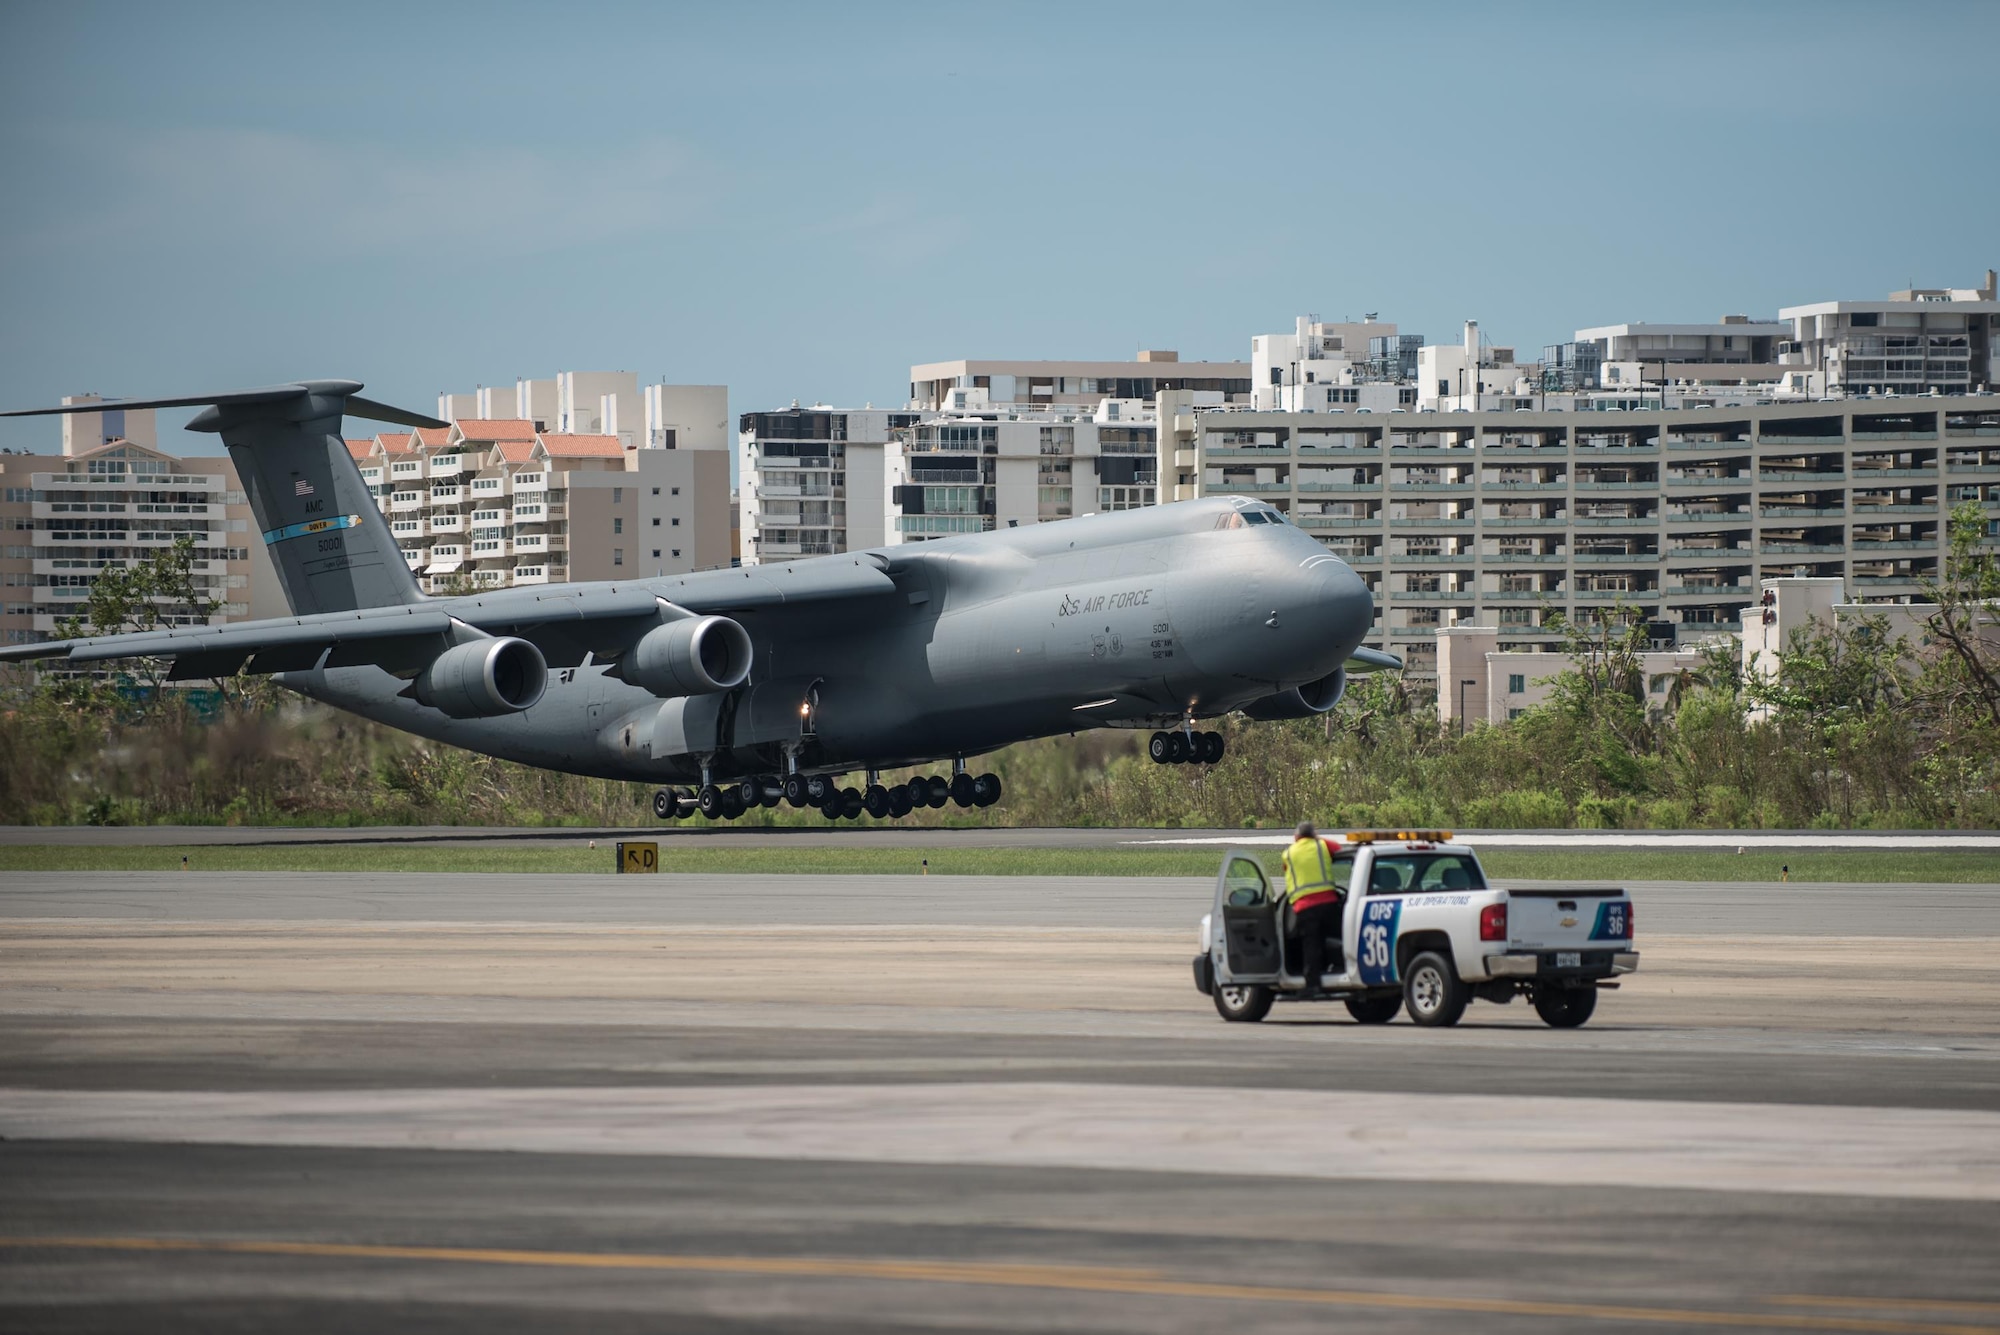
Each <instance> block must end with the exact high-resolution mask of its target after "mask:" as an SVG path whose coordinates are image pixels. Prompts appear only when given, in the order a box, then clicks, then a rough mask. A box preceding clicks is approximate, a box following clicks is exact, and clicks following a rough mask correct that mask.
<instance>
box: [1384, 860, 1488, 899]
mask: <svg viewBox="0 0 2000 1335" xmlns="http://www.w3.org/2000/svg"><path fill="white" fill-rule="evenodd" d="M1485 888H1486V878H1485V877H1484V876H1482V875H1480V873H1479V864H1478V862H1476V861H1474V860H1473V858H1472V856H1471V855H1470V854H1466V853H1386V854H1383V855H1381V856H1378V857H1377V858H1376V859H1375V866H1374V869H1373V870H1371V871H1370V872H1369V873H1368V893H1369V894H1371V895H1399V894H1403V893H1404V892H1406V891H1417V892H1429V891H1433V890H1484V889H1485Z"/></svg>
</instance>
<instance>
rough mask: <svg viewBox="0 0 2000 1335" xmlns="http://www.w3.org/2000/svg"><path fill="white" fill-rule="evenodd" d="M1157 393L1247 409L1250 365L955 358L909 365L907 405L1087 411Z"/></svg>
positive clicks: (1152, 355)
mask: <svg viewBox="0 0 2000 1335" xmlns="http://www.w3.org/2000/svg"><path fill="white" fill-rule="evenodd" d="M1161 390H1181V391H1186V392H1188V393H1192V394H1194V395H1196V396H1197V398H1198V401H1200V402H1204V403H1209V402H1212V403H1217V404H1221V403H1243V404H1247V403H1248V402H1249V401H1250V367H1249V365H1248V364H1247V363H1244V362H1184V361H1182V360H1181V359H1180V354H1179V353H1177V352H1168V351H1149V352H1142V353H1140V354H1139V358H1138V360H1137V361H1130V362H1018V361H963V360H962V361H953V362H928V363H925V364H924V365H921V366H912V367H911V368H910V407H911V408H913V409H915V410H916V411H918V412H946V411H951V412H964V411H967V410H968V409H973V408H974V407H975V405H979V404H985V405H989V406H993V407H996V408H998V407H1002V406H1005V407H1008V408H1011V409H1013V410H1015V411H1033V410H1036V409H1043V408H1053V407H1056V406H1058V405H1068V406H1070V407H1094V406H1095V405H1096V404H1097V403H1098V402H1099V401H1100V400H1102V399H1147V400H1151V399H1152V397H1153V396H1154V395H1155V394H1157V393H1159V392H1160V391H1161ZM1210 396H1214V397H1212V398H1211V397H1210Z"/></svg>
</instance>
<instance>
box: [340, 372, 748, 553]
mask: <svg viewBox="0 0 2000 1335" xmlns="http://www.w3.org/2000/svg"><path fill="white" fill-rule="evenodd" d="M438 415H439V416H440V417H443V418H445V419H447V420H448V421H450V423H451V426H450V427H448V428H430V429H424V430H418V431H415V432H408V433H404V432H384V433H382V434H380V435H378V436H374V437H370V438H368V439H366V440H360V441H349V442H348V448H349V449H350V450H351V451H352V452H353V453H354V456H355V460H356V462H357V463H358V464H359V465H360V467H361V471H362V476H363V477H364V478H365V479H366V480H367V482H368V485H369V487H370V488H371V490H373V491H374V492H375V495H376V501H377V503H378V504H379V505H380V506H381V507H382V511H383V513H384V514H385V515H386V516H388V519H389V527H390V531H391V532H393V533H394V534H395V536H396V541H397V543H398V545H399V546H401V547H402V549H403V558H404V560H406V561H408V562H409V563H410V568H411V569H412V570H414V571H416V572H417V575H418V579H419V581H420V582H421V583H422V584H423V586H424V588H425V589H426V590H428V591H431V592H438V591H441V590H445V589H451V588H457V587H461V586H462V585H465V584H470V585H474V586H481V587H485V586H494V585H508V584H549V583H562V582H574V581H579V580H592V579H615V578H619V577H622V576H627V575H634V574H645V575H656V574H682V573H685V572H687V571H690V570H703V569H709V568H713V567H716V566H726V565H728V564H730V562H731V560H732V559H733V531H732V529H733V520H732V513H731V512H732V502H731V497H730V485H729V391H728V389H727V388H726V387H725V386H722V385H669V384H665V383H659V384H648V385H641V384H640V383H639V378H638V376H637V375H635V374H633V373H632V372H630V371H562V372H558V373H557V374H556V375H555V376H554V377H553V378H551V379H547V380H517V381H516V382H514V384H513V385H512V386H511V387H508V386H482V387H480V388H479V389H476V390H474V391H472V392H471V393H466V394H441V395H439V396H438Z"/></svg>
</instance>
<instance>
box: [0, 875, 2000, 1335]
mask: <svg viewBox="0 0 2000 1335" xmlns="http://www.w3.org/2000/svg"><path fill="white" fill-rule="evenodd" d="M1635 894H1636V896H1637V903H1638V922H1639V925H1640V926H1639V930H1640V941H1639V946H1640V949H1641V951H1642V956H1643V959H1644V964H1643V966H1642V969H1641V971H1640V973H1638V974H1637V975H1634V976H1633V977H1632V978H1631V979H1628V980H1627V981H1626V985H1625V987H1624V988H1623V989H1621V990H1620V991H1619V992H1617V993H1614V994H1610V995H1607V996H1606V997H1605V998H1604V1000H1603V1004H1602V1005H1601V1007H1600V1009H1599V1012H1598V1015H1597V1017H1596V1018H1595V1019H1594V1020H1593V1021H1592V1023H1591V1024H1590V1025H1589V1026H1587V1027H1586V1028H1584V1029H1581V1030H1577V1031H1555V1030H1550V1029H1547V1028H1545V1027H1543V1026H1541V1025H1540V1024H1539V1023H1538V1022H1536V1020H1535V1018H1534V1016H1533V1014H1532V1012H1531V1011H1528V1010H1526V1008H1525V1007H1524V1006H1523V1005H1522V1004H1520V1003H1518V1002H1517V1003H1515V1004H1513V1005H1509V1006H1504V1007H1501V1006H1492V1005H1488V1004H1484V1003H1480V1004H1476V1005H1475V1006H1474V1008H1473V1009H1472V1010H1471V1011H1470V1012H1469V1013H1468V1015H1467V1019H1466V1022H1465V1023H1464V1024H1462V1025H1461V1026H1459V1027H1458V1028H1456V1029H1454V1030H1449V1031H1423V1030H1418V1029H1416V1028H1414V1027H1413V1026H1410V1025H1409V1024H1408V1023H1407V1021H1404V1020H1398V1021H1397V1022H1395V1023H1393V1024H1391V1025H1388V1026H1384V1027H1363V1026H1358V1025H1355V1024H1352V1023H1351V1022H1349V1021H1348V1018H1347V1016H1346V1014H1345V1012H1344V1010H1342V1009H1341V1008H1339V1007H1338V1006H1298V1005H1286V1006H1280V1007H1279V1008H1278V1009H1277V1010H1276V1011H1275V1012H1274V1013H1273V1016H1272V1018H1271V1019H1270V1020H1269V1021H1267V1022H1265V1023H1264V1024H1261V1025H1254V1026H1227V1025H1224V1024H1222V1023H1221V1022H1220V1021H1219V1020H1217V1019H1216V1018H1215V1016H1214V1014H1213V1012H1212V1011H1211V1010H1209V1009H1208V1008H1207V1002H1206V1000H1205V999H1204V998H1202V997H1200V996H1199V995H1198V994H1197V993H1195V991H1194V990H1193V988H1192V986H1191V984H1190V983H1189V981H1188V977H1187V957H1188V955H1189V954H1190V953H1191V951H1192V931H1193V920H1194V919H1195V918H1196V917H1198V916H1199V914H1200V912H1202V911H1203V908H1204V907H1205V900H1206V898H1207V895H1208V888H1207V886H1206V885H1205V884H1204V883H1203V882H1201V881H1200V880H1181V879H1173V878H1163V879H1134V880H1130V881H1121V880H1116V879H1108V878H1076V879H1052V880H1041V879H1035V878H1022V877H995V878H958V877H953V878H943V877H940V878H932V879H929V880H926V879H925V878H848V877H815V878H787V877H708V876H699V877H675V876H664V877H658V878H613V877H592V878H578V879H577V880H575V881H574V882H572V883H569V884H563V885H553V886H552V885H549V884H547V883H546V881H545V880H544V879H543V878H538V877H528V876H401V875H331V874H328V875H303V876H293V875H285V876H276V875H268V874H261V873H224V874H219V875H218V874H211V875H205V876H191V875H181V874H151V873H63V874H42V873H5V874H0V1328H4V1329H7V1330H9V1331H13V1330H24V1331H36V1330H51V1331H82V1330H93V1331H94V1330H140V1329H143V1330H166V1331H178V1330H203V1331H211V1330H237V1329H241V1330H267V1329H286V1330H305V1331H322V1330H324V1331H334V1330H352V1329H355V1328H364V1327H365V1328H377V1329H381V1328H388V1329H398V1330H419V1331H431V1330H437V1331H447V1330H449V1331H472V1330H479V1331H486V1330H529V1329H534V1330H543V1329H563V1330H571V1329H573V1330H591V1331H613V1332H620V1331H626V1330H632V1331H638V1330H648V1331H651V1330H670V1331H680V1330H686V1331H696V1330H699V1331H722V1332H748V1331H780V1330H783V1331H791V1330H805V1331H815V1332H849V1331H852V1332H860V1331H883V1330H936V1329H949V1330H956V1331H1022V1330H1052V1329H1053V1330H1088V1331H1146V1332H1160V1331H1190V1332H1193V1331H1212V1330H1218V1329H1231V1330H1272V1331H1292V1330H1300V1331H1303V1330H1315V1331H1319V1330H1326V1329H1330V1328H1331V1329H1356V1330H1359V1329H1364V1328H1365V1329H1367V1330H1371V1331H1374V1330H1388V1331H1399V1332H1400V1331H1411V1332H1415V1331H1433V1330H1438V1329H1442V1328H1445V1327H1446V1326H1447V1325H1450V1326H1477V1327H1478V1328H1482V1329H1491V1330H1496V1331H1502V1332H1511V1331H1522V1332H1527V1331H1548V1330H1662V1329H1689V1330H1699V1329H1714V1328H1728V1329H1737V1330H1743V1329H1750V1330H1761V1329H1772V1330H1781V1329H1789V1330H1797V1329H1828V1330H1849V1331H1854V1330H1868V1331H1942V1330H1954V1331H1960V1332H1964V1331H1988V1332H1995V1331H2000V1268H1996V1267H1995V1266H1993V1264H1992V1258H1993V1256H1994V1255H1995V1254H1996V1252H2000V972H1997V971H1995V970H1994V969H1993V968H1992V967H1991V963H1990V962H1991V960H1992V959H1993V958H1994V950H1995V948H1996V946H2000V887H1993V886H1928V885H1927V886H1891V887H1859V886H1837V887H1822V886H1800V885H1786V886H1758V885H1730V886H1718V885H1661V886H1650V887H1642V888H1640V889H1639V890H1637V891H1636V892H1635Z"/></svg>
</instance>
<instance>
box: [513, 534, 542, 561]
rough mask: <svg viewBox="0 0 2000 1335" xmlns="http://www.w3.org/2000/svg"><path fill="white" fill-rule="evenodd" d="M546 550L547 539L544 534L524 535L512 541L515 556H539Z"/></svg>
mask: <svg viewBox="0 0 2000 1335" xmlns="http://www.w3.org/2000/svg"><path fill="white" fill-rule="evenodd" d="M548 549H549V538H548V535H547V534H546V533H524V534H522V535H520V536H519V537H517V538H515V539H514V553H515V555H517V556H520V555H527V554H529V553H536V554H539V553H542V552H546V551H547V550H548Z"/></svg>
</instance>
